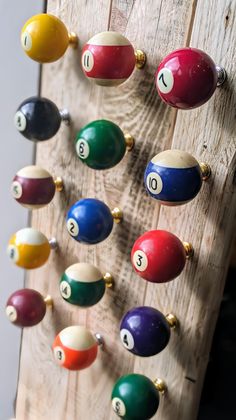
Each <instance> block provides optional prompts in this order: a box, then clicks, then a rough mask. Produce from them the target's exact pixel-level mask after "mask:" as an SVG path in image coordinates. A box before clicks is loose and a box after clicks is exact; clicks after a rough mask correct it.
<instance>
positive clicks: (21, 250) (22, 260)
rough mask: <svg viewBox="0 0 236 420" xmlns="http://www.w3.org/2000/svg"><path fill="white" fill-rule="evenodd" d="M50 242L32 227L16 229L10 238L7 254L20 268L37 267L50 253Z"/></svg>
mask: <svg viewBox="0 0 236 420" xmlns="http://www.w3.org/2000/svg"><path fill="white" fill-rule="evenodd" d="M50 250H51V248H50V243H49V241H48V239H47V238H46V236H45V235H44V234H43V233H41V232H39V231H38V230H36V229H33V228H24V229H21V230H18V232H16V233H15V234H14V235H13V236H12V237H11V239H10V241H9V244H8V247H7V254H8V256H9V257H10V259H11V260H12V261H13V262H14V263H15V264H16V265H18V266H19V267H22V268H27V269H31V268H38V267H41V265H43V264H45V263H46V261H47V260H48V257H49V255H50Z"/></svg>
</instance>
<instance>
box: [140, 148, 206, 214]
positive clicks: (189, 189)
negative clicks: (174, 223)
mask: <svg viewBox="0 0 236 420" xmlns="http://www.w3.org/2000/svg"><path fill="white" fill-rule="evenodd" d="M210 174H211V169H210V167H209V165H208V164H206V163H198V162H197V160H196V159H195V158H194V157H193V156H192V155H190V154H189V153H187V152H184V151H181V150H174V149H173V150H165V151H164V152H161V153H159V154H158V155H156V156H154V157H153V158H152V159H151V161H150V162H149V163H148V164H147V167H146V170H145V173H144V184H145V187H146V190H147V192H148V194H150V195H151V197H153V198H155V199H156V200H158V201H159V202H160V204H164V205H167V206H177V205H181V204H185V203H188V202H189V201H191V200H192V199H193V198H194V197H196V195H197V194H198V192H199V191H200V189H201V186H202V181H206V180H207V179H208V178H209V176H210Z"/></svg>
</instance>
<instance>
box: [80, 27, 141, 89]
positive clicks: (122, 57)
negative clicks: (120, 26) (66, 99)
mask: <svg viewBox="0 0 236 420" xmlns="http://www.w3.org/2000/svg"><path fill="white" fill-rule="evenodd" d="M81 61H82V68H83V71H84V74H85V75H86V76H87V77H88V78H89V79H90V80H92V81H94V82H95V83H96V84H97V85H101V86H117V85H120V84H121V83H123V82H125V80H127V79H128V77H130V75H131V74H132V72H133V70H134V67H135V62H136V59H135V53H134V48H133V46H132V45H131V43H130V42H129V40H128V39H127V38H125V37H124V36H123V35H121V34H119V33H118V32H112V31H107V32H101V33H99V34H97V35H95V36H94V37H92V38H91V39H90V40H89V41H88V42H87V44H85V46H84V47H83V50H82V59H81Z"/></svg>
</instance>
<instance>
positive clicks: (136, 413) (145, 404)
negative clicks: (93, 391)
mask: <svg viewBox="0 0 236 420" xmlns="http://www.w3.org/2000/svg"><path fill="white" fill-rule="evenodd" d="M111 401H112V408H113V410H114V411H115V413H116V414H117V415H118V416H119V417H121V418H124V419H127V420H143V419H145V420H147V419H151V418H152V417H153V416H154V414H155V413H156V412H157V409H158V407H159V401H160V397H159V391H158V389H157V387H156V386H155V384H154V383H153V382H152V381H151V380H150V379H149V378H147V377H146V376H144V375H140V374H137V373H132V374H129V375H125V376H121V377H120V378H119V379H118V381H117V382H116V383H115V385H114V387H113V390H112V395H111Z"/></svg>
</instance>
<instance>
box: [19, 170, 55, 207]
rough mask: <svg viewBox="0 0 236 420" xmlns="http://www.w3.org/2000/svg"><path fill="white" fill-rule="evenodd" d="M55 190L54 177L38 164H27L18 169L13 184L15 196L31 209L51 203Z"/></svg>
mask: <svg viewBox="0 0 236 420" xmlns="http://www.w3.org/2000/svg"><path fill="white" fill-rule="evenodd" d="M55 191H56V187H55V183H54V180H53V177H52V176H51V175H50V173H49V172H48V171H46V170H45V169H43V168H40V166H36V165H32V166H26V167H25V168H22V169H21V170H20V171H18V172H17V174H16V176H15V177H14V178H13V181H12V184H11V194H12V196H13V198H15V200H16V201H17V202H18V203H20V204H21V205H22V206H24V207H26V208H28V209H30V210H33V209H39V208H41V207H43V206H46V205H47V204H49V203H50V201H51V200H52V199H53V197H54V194H55Z"/></svg>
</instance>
